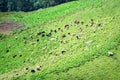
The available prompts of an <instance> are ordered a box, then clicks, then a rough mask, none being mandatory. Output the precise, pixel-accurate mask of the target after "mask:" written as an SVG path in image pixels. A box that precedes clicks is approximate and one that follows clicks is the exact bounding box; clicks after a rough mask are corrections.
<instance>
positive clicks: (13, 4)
mask: <svg viewBox="0 0 120 80" xmlns="http://www.w3.org/2000/svg"><path fill="white" fill-rule="evenodd" d="M68 1H73V0H0V11H1V12H6V11H25V12H27V11H33V10H37V9H39V8H46V7H50V6H55V5H58V4H61V3H65V2H68Z"/></svg>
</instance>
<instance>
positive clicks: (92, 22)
mask: <svg viewBox="0 0 120 80" xmlns="http://www.w3.org/2000/svg"><path fill="white" fill-rule="evenodd" d="M93 25H94V20H93V19H91V21H90V26H91V27H92V26H93Z"/></svg>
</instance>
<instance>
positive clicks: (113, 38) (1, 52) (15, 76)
mask: <svg viewBox="0 0 120 80" xmlns="http://www.w3.org/2000/svg"><path fill="white" fill-rule="evenodd" d="M119 3H120V0H79V1H74V2H70V3H65V4H62V5H59V6H56V7H51V8H47V9H43V10H37V11H33V12H27V13H24V12H11V13H10V12H9V13H0V21H1V23H2V22H4V21H6V20H12V21H16V22H20V23H22V24H24V26H23V28H22V29H20V30H17V31H13V32H12V33H11V34H9V35H6V36H5V37H1V38H2V39H1V41H0V80H119V79H120V76H119V75H120V59H119V58H120V52H119V51H120V12H119V11H120V5H119ZM0 36H3V35H0Z"/></svg>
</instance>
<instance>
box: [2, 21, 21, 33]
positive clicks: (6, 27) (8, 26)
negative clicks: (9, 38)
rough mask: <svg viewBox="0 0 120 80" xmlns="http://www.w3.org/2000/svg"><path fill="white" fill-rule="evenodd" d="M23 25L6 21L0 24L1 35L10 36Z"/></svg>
mask: <svg viewBox="0 0 120 80" xmlns="http://www.w3.org/2000/svg"><path fill="white" fill-rule="evenodd" d="M21 27H22V24H20V23H16V22H13V21H6V22H3V23H1V24H0V33H1V34H9V33H10V32H11V31H12V30H13V29H20V28H21Z"/></svg>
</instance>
